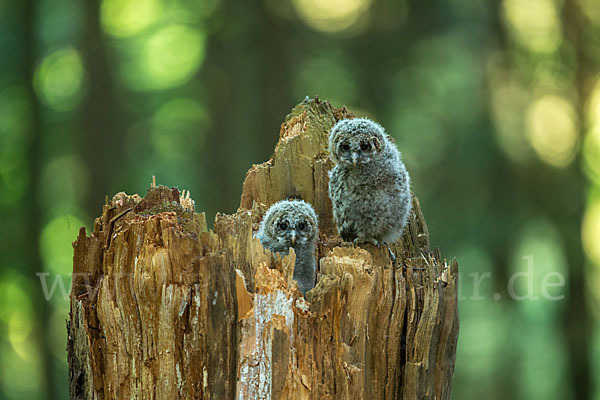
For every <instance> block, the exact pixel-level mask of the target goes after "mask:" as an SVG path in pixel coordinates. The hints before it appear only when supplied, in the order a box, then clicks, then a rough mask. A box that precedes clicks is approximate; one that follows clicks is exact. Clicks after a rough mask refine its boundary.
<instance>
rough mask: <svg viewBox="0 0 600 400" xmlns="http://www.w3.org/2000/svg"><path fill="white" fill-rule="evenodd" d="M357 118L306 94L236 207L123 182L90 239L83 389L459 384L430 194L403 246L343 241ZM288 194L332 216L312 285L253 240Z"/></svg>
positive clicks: (78, 370) (185, 393)
mask: <svg viewBox="0 0 600 400" xmlns="http://www.w3.org/2000/svg"><path fill="white" fill-rule="evenodd" d="M348 117H352V115H351V114H349V113H348V112H347V111H346V110H345V109H334V108H333V107H331V106H330V105H329V103H327V102H322V101H318V100H311V101H305V102H303V103H302V104H300V105H298V106H296V108H294V110H293V111H292V113H291V114H290V115H289V116H288V117H287V118H286V121H285V122H284V123H283V124H282V126H281V131H280V140H279V143H278V144H277V147H276V149H275V152H274V155H273V157H272V159H271V160H269V161H267V162H266V163H263V164H261V165H255V166H253V167H252V168H251V169H250V171H248V174H247V176H246V180H245V182H244V188H243V194H242V198H241V205H240V208H239V210H238V212H237V213H236V214H234V215H217V218H216V221H215V226H214V229H213V231H208V230H207V227H206V219H205V217H204V215H203V214H198V213H196V212H194V210H193V208H194V205H193V201H192V200H191V199H190V198H189V195H188V196H181V195H180V192H179V191H178V190H177V189H169V188H165V187H158V188H151V189H150V190H149V192H148V194H147V195H146V197H145V198H144V199H142V198H141V197H139V196H137V195H133V196H127V195H125V194H123V193H119V194H117V195H116V196H115V197H114V198H113V199H112V200H111V201H110V202H107V204H106V205H105V206H104V208H103V212H102V215H101V216H100V217H99V218H98V219H96V222H95V224H94V231H93V232H92V233H91V234H90V235H89V236H87V235H86V232H85V230H84V229H82V230H81V231H80V234H79V237H78V238H77V241H76V242H75V243H74V249H75V254H74V275H73V286H72V291H71V319H70V322H69V329H68V330H69V343H68V350H69V370H70V388H71V398H73V399H114V398H119V399H123V398H126V399H176V398H190V399H191V398H198V399H234V398H238V399H362V398H364V399H423V398H432V399H433V398H437V399H448V398H450V390H451V386H452V375H453V370H454V360H455V355H456V341H457V335H458V313H457V296H456V295H457V286H456V285H457V273H458V272H457V268H458V267H457V265H456V262H452V263H450V264H447V263H446V262H445V261H443V260H442V259H441V257H440V254H439V251H431V250H430V248H429V236H428V232H427V228H426V224H425V220H424V218H423V216H422V214H421V211H420V208H419V205H418V200H417V199H416V198H415V212H414V213H413V215H412V216H411V220H410V223H409V225H408V229H407V231H406V233H405V235H404V237H403V238H402V240H400V241H399V242H398V243H395V244H394V245H393V246H392V248H393V250H394V252H395V253H396V254H397V255H398V264H397V265H395V266H394V265H392V262H391V261H390V259H389V257H388V255H387V250H386V249H382V248H381V249H380V248H377V247H374V246H372V245H364V246H361V247H356V248H355V247H352V246H350V245H349V244H348V243H342V241H341V239H340V238H339V236H338V235H337V233H336V230H335V227H334V225H333V223H332V217H331V203H330V202H329V198H328V196H327V171H328V170H329V169H330V168H331V164H330V161H329V160H328V158H327V152H326V147H327V132H328V131H329V129H330V128H331V126H332V125H333V124H334V123H335V122H336V121H337V120H339V119H340V118H348ZM288 197H297V198H303V199H304V200H306V201H309V202H311V203H312V204H313V205H314V207H315V210H316V211H317V212H318V213H319V216H320V227H319V228H320V231H321V237H320V242H319V249H318V252H319V254H318V256H319V259H320V264H319V273H318V281H317V285H316V287H315V288H314V289H313V290H311V291H310V292H308V294H307V298H306V299H304V298H303V297H302V294H301V293H300V291H299V290H298V288H297V286H296V283H295V282H294V281H293V279H292V276H293V265H294V260H295V256H294V254H293V252H291V254H290V255H289V256H287V257H285V258H283V259H281V258H280V257H278V256H274V255H273V254H271V253H270V252H269V251H267V250H265V249H264V248H263V247H262V246H261V245H260V243H259V241H258V240H257V239H255V238H253V232H255V231H256V230H257V228H258V223H259V222H260V219H261V217H262V214H263V213H264V212H265V210H266V209H267V208H268V206H269V205H271V204H272V203H274V202H276V201H278V200H281V199H283V198H288Z"/></svg>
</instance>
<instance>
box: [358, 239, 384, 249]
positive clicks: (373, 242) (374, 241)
mask: <svg viewBox="0 0 600 400" xmlns="http://www.w3.org/2000/svg"><path fill="white" fill-rule="evenodd" d="M361 243H370V244H372V245H374V246H377V247H379V241H378V240H377V239H375V238H356V239H354V246H355V247H356V245H358V244H361Z"/></svg>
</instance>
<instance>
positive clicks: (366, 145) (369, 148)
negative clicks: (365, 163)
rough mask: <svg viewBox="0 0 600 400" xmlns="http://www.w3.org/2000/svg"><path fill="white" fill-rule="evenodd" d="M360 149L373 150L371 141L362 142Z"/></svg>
mask: <svg viewBox="0 0 600 400" xmlns="http://www.w3.org/2000/svg"><path fill="white" fill-rule="evenodd" d="M360 149H361V150H362V151H370V150H371V145H370V144H369V143H361V145H360Z"/></svg>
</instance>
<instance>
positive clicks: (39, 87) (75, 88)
mask: <svg viewBox="0 0 600 400" xmlns="http://www.w3.org/2000/svg"><path fill="white" fill-rule="evenodd" d="M83 75H84V68H83V63H82V61H81V56H80V55H79V52H78V51H77V50H75V49H74V48H72V47H67V48H63V49H60V50H56V51H54V52H53V53H51V54H49V55H48V56H46V57H45V58H44V59H43V60H42V62H41V63H40V65H39V66H38V68H37V70H36V71H35V77H34V84H35V89H36V92H37V95H38V97H39V98H40V99H41V100H42V101H43V102H44V103H45V104H46V105H48V106H49V107H50V108H52V109H54V110H55V111H69V110H72V109H73V108H75V107H76V106H77V104H79V102H80V101H81V98H82V96H83V93H82V92H83V91H82V88H83Z"/></svg>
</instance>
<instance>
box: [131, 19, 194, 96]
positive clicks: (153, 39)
mask: <svg viewBox="0 0 600 400" xmlns="http://www.w3.org/2000/svg"><path fill="white" fill-rule="evenodd" d="M140 47H141V54H140V57H139V59H135V60H132V61H131V62H130V63H129V64H128V65H127V66H126V69H125V71H124V72H125V78H126V80H127V81H128V84H129V85H130V86H131V87H132V88H133V89H136V90H164V89H168V88H172V87H176V86H179V85H182V84H184V83H186V82H187V81H189V80H190V79H191V78H192V76H193V75H194V74H195V73H196V71H197V70H198V68H199V67H200V66H201V64H202V62H203V60H204V55H205V54H204V53H205V36H204V34H203V33H202V32H201V31H199V30H197V29H194V28H191V27H187V26H184V25H170V26H167V27H164V28H161V29H159V30H157V31H156V32H154V33H153V34H152V35H150V36H149V37H148V38H145V39H144V40H143V41H142V42H141V44H140Z"/></svg>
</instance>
